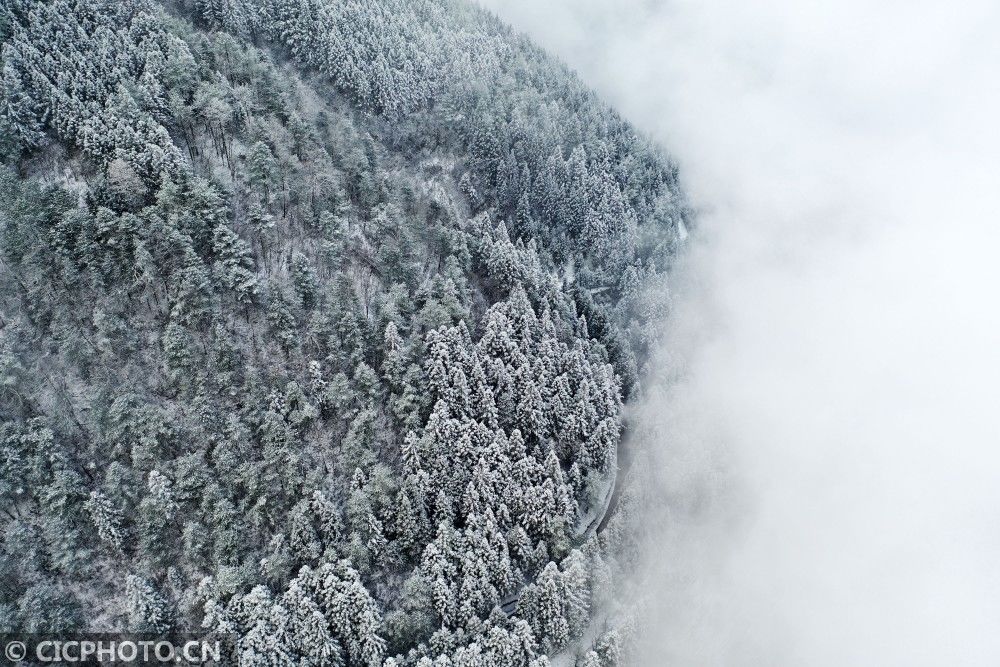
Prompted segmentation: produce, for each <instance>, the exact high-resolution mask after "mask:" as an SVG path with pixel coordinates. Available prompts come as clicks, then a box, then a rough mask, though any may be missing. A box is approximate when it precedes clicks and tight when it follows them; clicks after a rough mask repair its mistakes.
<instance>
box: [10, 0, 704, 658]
mask: <svg viewBox="0 0 1000 667" xmlns="http://www.w3.org/2000/svg"><path fill="white" fill-rule="evenodd" d="M0 39H2V43H3V50H2V99H0V153H2V159H3V162H4V166H3V167H0V420H2V425H0V451H2V457H0V498H2V503H0V515H2V516H0V520H2V524H3V531H2V545H3V550H2V553H0V573H2V575H3V576H2V584H0V631H12V630H21V631H31V632H53V631H68V630H76V629H80V630H106V631H116V630H130V631H137V632H139V631H142V632H173V631H184V632H196V633H203V634H204V635H205V636H219V637H224V638H226V639H228V640H230V641H232V642H233V645H234V647H235V650H236V652H237V654H238V656H239V663H238V664H240V665H252V666H257V665H317V666H318V665H346V666H356V665H365V666H376V665H383V664H385V665H420V667H429V666H430V665H432V664H433V665H435V666H438V667H443V666H446V665H463V666H465V665H469V666H472V665H476V666H480V665H481V666H483V667H487V666H490V667H492V666H494V665H496V666H504V667H506V666H511V665H525V666H526V665H544V664H547V660H548V658H546V655H548V656H555V655H557V654H560V653H562V654H564V655H569V656H570V658H569V659H570V660H571V661H572V660H573V659H574V657H573V656H574V655H575V654H577V653H579V655H580V664H585V665H587V666H588V667H594V666H596V665H614V664H619V662H620V660H621V658H620V656H621V650H622V649H621V647H620V646H619V643H620V642H619V638H620V631H619V630H618V629H616V628H614V627H612V626H611V625H609V624H608V623H607V622H606V619H605V618H604V617H603V616H601V615H599V614H598V610H599V609H601V608H602V607H603V606H604V605H605V603H606V602H608V599H609V597H610V593H611V590H612V588H613V587H614V585H615V579H616V577H617V576H618V575H619V573H621V572H624V571H627V570H628V568H629V567H630V563H631V562H632V561H633V559H634V558H635V554H634V548H633V547H634V545H633V543H632V541H631V538H630V533H629V530H628V527H627V522H626V521H625V519H624V517H625V515H627V514H628V507H629V502H628V496H629V493H628V492H627V491H626V493H625V494H624V495H625V498H624V500H623V501H622V502H621V503H618V505H617V507H618V514H617V516H616V517H614V518H612V519H611V520H610V521H606V522H605V524H606V528H605V529H604V530H601V531H597V530H595V526H596V523H597V520H598V519H600V518H601V517H602V516H603V513H604V511H605V508H606V506H607V504H608V500H609V494H610V490H611V488H612V486H613V484H614V482H615V477H616V473H617V457H618V447H619V444H620V441H621V437H622V434H623V430H624V426H625V425H624V422H623V403H625V402H627V401H628V399H629V398H630V396H633V395H634V394H635V393H636V391H637V390H638V386H639V385H638V382H639V378H640V376H641V364H642V360H643V358H644V354H645V351H646V347H647V345H648V344H649V342H650V340H649V336H650V335H651V334H650V329H651V326H650V324H651V322H652V321H653V320H654V319H655V318H657V317H659V315H660V314H661V312H660V310H661V305H660V304H657V303H655V302H654V301H651V300H649V299H641V298H640V296H641V295H642V294H643V292H644V291H645V290H647V289H648V288H650V287H651V286H654V285H656V284H658V283H659V282H660V281H661V280H662V276H663V274H664V271H665V270H666V269H667V265H666V262H668V261H669V258H670V256H671V254H672V253H673V252H674V250H675V249H676V246H677V244H678V242H679V239H680V238H681V237H682V236H683V234H684V230H683V225H684V219H685V216H686V212H685V209H684V206H683V200H682V197H681V195H680V193H679V190H678V186H677V181H676V170H675V169H674V167H673V166H672V165H671V164H670V162H669V161H668V160H666V159H665V158H664V157H663V156H662V155H661V154H659V153H658V152H657V150H656V149H655V148H654V147H652V146H651V145H650V144H649V143H647V142H646V141H645V140H644V139H643V138H641V137H639V136H638V135H637V134H636V133H635V132H634V131H633V130H632V129H631V128H630V127H629V125H628V124H627V123H625V122H624V121H623V120H622V119H621V118H620V117H619V116H617V115H616V114H615V113H614V112H613V111H612V110H611V109H609V108H608V107H607V106H606V105H604V104H603V103H602V102H601V101H600V100H599V99H597V98H596V97H595V96H594V95H593V94H592V93H591V92H589V91H588V90H587V89H586V88H585V87H584V86H583V85H582V84H581V83H580V82H579V81H578V80H577V78H576V77H575V75H573V74H572V73H571V72H570V71H568V70H567V69H566V68H565V67H563V66H562V65H560V64H559V63H557V62H555V61H554V60H552V59H551V58H549V57H548V56H546V55H545V54H544V53H542V52H540V51H539V50H537V49H536V48H535V47H533V46H532V45H531V44H530V43H528V42H527V41H526V40H525V39H524V38H522V37H520V36H518V35H516V34H514V33H512V32H511V31H510V30H509V29H508V28H506V27H505V26H504V25H502V24H501V23H499V22H498V21H497V20H496V19H495V18H493V17H492V16H491V15H489V14H487V13H485V12H483V11H482V10H480V9H478V8H476V7H475V6H473V5H471V4H467V3H466V2H465V1H464V0H374V1H373V0H366V1H364V2H362V1H355V0H350V1H343V0H261V1H259V2H251V0H194V1H187V2H155V1H154V0H3V9H2V13H0ZM619 484H621V480H619ZM596 626H600V627H596ZM595 627H596V630H595ZM581 637H582V638H583V639H580V638H581ZM591 649H593V650H591Z"/></svg>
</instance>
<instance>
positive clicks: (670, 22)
mask: <svg viewBox="0 0 1000 667" xmlns="http://www.w3.org/2000/svg"><path fill="white" fill-rule="evenodd" d="M483 4H485V5H487V6H489V7H490V8H492V9H493V10H494V11H496V12H497V13H498V14H500V15H501V16H502V17H503V18H505V19H507V20H508V21H510V22H511V23H512V24H514V25H515V26H517V27H519V28H521V29H523V30H526V31H527V32H529V33H530V34H531V35H532V36H533V37H535V38H536V39H537V41H538V42H540V43H541V44H542V45H543V46H545V47H546V48H548V49H549V50H551V51H552V52H554V53H556V54H557V55H559V56H561V57H562V58H563V59H565V60H566V61H567V62H568V63H569V64H570V65H572V66H573V67H575V68H576V69H577V70H578V71H580V73H581V74H582V75H583V77H584V79H586V80H587V81H588V82H589V83H590V84H591V85H593V86H594V87H595V88H597V89H598V90H599V91H601V92H602V93H603V94H604V95H605V96H606V97H607V98H608V99H609V100H610V101H611V102H612V103H613V104H615V105H616V106H617V107H618V108H619V109H620V110H621V111H622V112H623V113H624V114H625V115H626V116H627V117H629V118H630V119H631V120H633V121H634V122H635V123H636V124H637V125H638V126H639V127H640V128H642V129H643V130H644V131H645V132H647V133H648V134H650V135H651V136H653V137H654V138H655V139H656V140H658V141H659V142H661V143H662V144H663V145H664V146H665V147H666V148H667V149H668V150H669V151H670V152H671V153H672V154H673V155H674V156H675V157H676V159H677V160H678V161H679V163H680V165H681V169H682V179H683V182H684V184H685V186H686V188H687V190H688V192H689V194H690V195H691V199H692V201H693V203H694V204H695V205H696V206H697V207H698V209H699V210H700V211H701V215H700V217H699V228H698V230H697V232H696V233H695V234H694V235H693V236H692V239H691V245H690V247H689V252H688V256H687V258H686V261H685V264H684V266H683V268H682V269H681V271H680V273H679V275H678V276H677V279H676V280H675V283H674V285H675V302H676V304H677V308H676V311H675V313H674V315H673V317H672V319H671V321H670V322H668V323H667V324H666V325H665V331H666V333H665V336H666V338H667V351H668V353H666V354H664V355H663V361H662V362H661V363H662V364H663V370H664V371H665V372H667V373H669V374H680V375H681V376H682V377H683V378H684V380H683V383H682V384H680V385H677V386H672V387H669V388H668V392H669V396H670V399H669V401H667V402H665V403H657V404H655V405H653V406H651V408H650V409H649V410H648V411H647V412H648V415H649V416H648V417H646V419H648V420H657V421H658V423H660V424H661V425H662V427H663V428H662V430H663V432H664V433H665V434H666V435H665V436H664V438H663V442H662V446H661V454H662V455H663V456H662V459H663V461H662V466H663V475H662V481H661V484H662V485H663V487H664V489H665V491H666V492H667V493H669V494H671V496H672V497H673V499H674V500H673V502H674V506H673V507H672V508H671V512H670V515H669V516H670V518H669V519H664V518H659V519H657V520H658V521H659V522H660V523H661V527H662V530H663V538H662V544H661V545H660V551H659V553H660V554H662V557H661V558H660V559H659V562H660V567H658V568H656V569H655V570H654V572H653V576H654V579H655V582H656V584H657V585H658V586H660V587H661V589H662V593H661V595H660V596H658V597H659V599H660V605H659V606H660V607H661V608H660V609H659V610H658V611H659V613H660V616H659V617H658V619H659V621H658V622H659V623H660V624H661V625H662V632H661V633H656V634H657V635H658V636H657V637H655V638H654V641H655V644H656V646H655V652H656V653H655V655H656V657H655V658H651V659H650V661H649V662H650V664H652V665H660V664H665V663H666V664H683V665H690V664H726V665H731V664H735V665H761V664H766V665H831V666H840V665H997V664H1000V391H998V384H1000V308H998V303H1000V299H998V296H997V291H998V288H1000V261H998V255H1000V215H998V213H1000V130H998V126H1000V38H998V35H1000V3H997V2H995V1H988V0H951V1H942V2H929V1H927V0H911V1H908V2H902V1H900V0H884V1H882V2H878V3H873V2H864V1H863V0H770V1H765V0H743V1H742V2H735V1H730V0H676V1H673V0H667V1H661V0H618V1H612V0H545V1H544V2H542V1H541V0H483ZM696 497H697V498H700V499H703V500H704V499H705V498H707V499H709V502H707V503H705V502H702V503H700V504H697V505H696V504H695V503H694V502H693V500H694V498H696Z"/></svg>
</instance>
